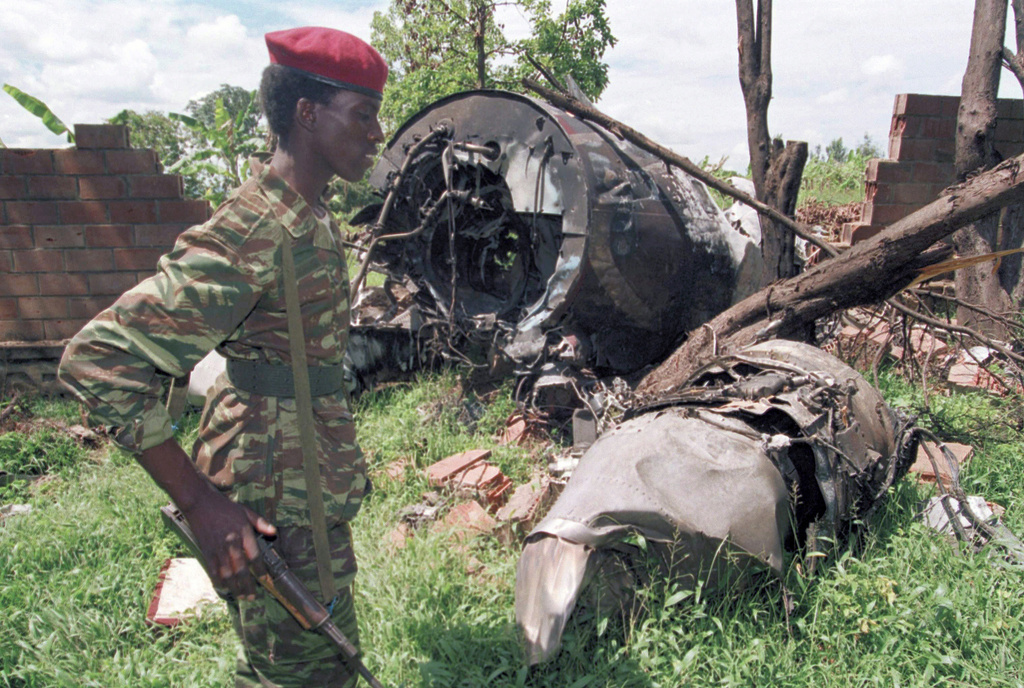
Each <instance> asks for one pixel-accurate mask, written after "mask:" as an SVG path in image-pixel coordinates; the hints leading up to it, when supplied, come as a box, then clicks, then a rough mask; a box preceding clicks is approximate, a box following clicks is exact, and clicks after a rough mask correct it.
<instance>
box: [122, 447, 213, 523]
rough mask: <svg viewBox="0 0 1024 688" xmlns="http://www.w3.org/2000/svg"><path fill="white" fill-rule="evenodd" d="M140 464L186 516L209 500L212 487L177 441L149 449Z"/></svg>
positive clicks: (139, 459)
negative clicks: (199, 503)
mask: <svg viewBox="0 0 1024 688" xmlns="http://www.w3.org/2000/svg"><path fill="white" fill-rule="evenodd" d="M138 461H139V464H140V465H141V466H142V467H143V469H145V471H146V472H147V473H149V475H150V477H151V478H153V480H154V481H155V482H156V484H157V485H159V486H160V488H161V489H162V490H163V491H164V492H166V493H167V495H168V496H169V497H170V498H171V500H172V501H173V502H174V503H175V504H177V505H178V508H179V509H181V510H182V512H184V513H188V512H189V511H190V510H191V509H192V508H194V507H195V505H196V504H197V503H198V502H200V501H202V500H203V499H204V498H206V497H208V496H209V495H210V493H211V491H212V486H211V485H210V484H209V482H207V480H206V478H204V477H203V476H202V475H200V473H199V472H198V471H197V470H196V468H195V464H193V463H192V460H191V459H189V457H188V454H186V453H185V452H184V450H183V449H182V448H181V447H180V446H178V443H177V442H175V441H174V440H173V439H169V440H166V441H164V442H162V443H161V444H158V445H156V446H155V447H151V448H150V449H146V450H145V451H143V452H142V454H141V455H139V457H138Z"/></svg>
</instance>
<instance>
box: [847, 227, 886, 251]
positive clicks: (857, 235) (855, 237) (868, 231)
mask: <svg viewBox="0 0 1024 688" xmlns="http://www.w3.org/2000/svg"><path fill="white" fill-rule="evenodd" d="M883 229H885V227H883V226H882V225H869V224H864V223H860V222H847V223H846V224H844V225H843V243H845V244H849V245H850V246H853V245H854V244H856V243H858V242H860V241H864V240H866V239H870V238H871V237H873V236H875V235H876V234H878V233H879V232H881V231H882V230H883Z"/></svg>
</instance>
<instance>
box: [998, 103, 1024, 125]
mask: <svg viewBox="0 0 1024 688" xmlns="http://www.w3.org/2000/svg"><path fill="white" fill-rule="evenodd" d="M996 117H997V118H998V119H1001V120H1020V119H1024V105H1022V103H1021V101H1019V100H1016V99H1011V98H1000V99H998V100H996Z"/></svg>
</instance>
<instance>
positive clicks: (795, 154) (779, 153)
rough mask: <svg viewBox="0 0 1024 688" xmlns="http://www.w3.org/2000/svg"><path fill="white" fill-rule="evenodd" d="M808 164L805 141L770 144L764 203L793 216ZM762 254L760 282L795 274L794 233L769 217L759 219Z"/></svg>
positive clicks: (788, 215) (776, 140)
mask: <svg viewBox="0 0 1024 688" xmlns="http://www.w3.org/2000/svg"><path fill="white" fill-rule="evenodd" d="M806 163H807V143H806V142H804V141H787V142H786V146H785V148H783V146H782V141H780V140H778V139H775V141H774V142H773V143H772V156H771V163H770V164H769V166H768V173H767V174H766V175H765V179H764V185H765V188H764V202H765V203H767V204H768V205H770V206H772V207H773V208H776V209H777V210H778V211H779V212H780V213H782V214H783V215H786V216H787V217H793V216H795V215H796V199H797V195H798V194H799V193H800V181H801V180H802V179H803V175H804V165H805V164H806ZM761 255H762V257H763V258H764V270H763V274H762V279H761V283H762V284H768V283H770V282H774V281H775V280H776V279H778V278H780V277H783V278H784V277H792V276H793V275H795V274H796V245H795V244H794V242H793V235H792V234H791V233H789V232H787V231H785V229H784V228H782V227H779V226H778V225H776V224H775V222H773V221H772V220H770V219H768V218H762V219H761Z"/></svg>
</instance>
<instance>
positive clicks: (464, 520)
mask: <svg viewBox="0 0 1024 688" xmlns="http://www.w3.org/2000/svg"><path fill="white" fill-rule="evenodd" d="M496 525H497V522H496V521H495V520H494V519H493V518H492V517H491V515H490V514H488V513H487V512H486V511H484V508H483V507H482V506H480V505H479V504H477V503H476V502H472V501H470V502H463V503H462V504H457V505H456V506H454V507H452V509H451V511H449V512H448V515H447V516H445V518H444V520H443V521H441V522H440V524H439V527H440V528H442V529H447V530H451V531H453V532H454V533H455V534H456V535H457V536H459V537H466V536H469V537H472V536H474V535H479V534H481V533H489V532H490V531H492V530H493V529H494V526H496Z"/></svg>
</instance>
